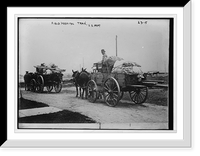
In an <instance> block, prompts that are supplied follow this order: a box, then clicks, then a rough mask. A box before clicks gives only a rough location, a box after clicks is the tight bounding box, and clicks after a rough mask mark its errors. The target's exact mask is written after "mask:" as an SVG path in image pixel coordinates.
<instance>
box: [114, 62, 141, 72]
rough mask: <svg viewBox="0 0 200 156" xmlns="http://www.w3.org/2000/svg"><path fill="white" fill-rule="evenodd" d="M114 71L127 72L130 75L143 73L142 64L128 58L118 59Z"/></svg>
mask: <svg viewBox="0 0 200 156" xmlns="http://www.w3.org/2000/svg"><path fill="white" fill-rule="evenodd" d="M112 73H126V74H128V75H133V74H143V72H142V70H141V66H140V65H138V64H137V63H136V62H130V61H126V60H120V61H116V62H115V64H114V66H113V69H112Z"/></svg>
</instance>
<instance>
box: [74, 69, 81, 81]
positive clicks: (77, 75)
mask: <svg viewBox="0 0 200 156" xmlns="http://www.w3.org/2000/svg"><path fill="white" fill-rule="evenodd" d="M72 73H73V74H72V78H73V81H74V82H76V81H77V79H78V77H79V75H80V73H79V71H78V70H77V71H74V70H72Z"/></svg>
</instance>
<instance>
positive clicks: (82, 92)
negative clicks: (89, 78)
mask: <svg viewBox="0 0 200 156" xmlns="http://www.w3.org/2000/svg"><path fill="white" fill-rule="evenodd" d="M82 89H83V92H82V99H83V98H84V92H85V88H82Z"/></svg>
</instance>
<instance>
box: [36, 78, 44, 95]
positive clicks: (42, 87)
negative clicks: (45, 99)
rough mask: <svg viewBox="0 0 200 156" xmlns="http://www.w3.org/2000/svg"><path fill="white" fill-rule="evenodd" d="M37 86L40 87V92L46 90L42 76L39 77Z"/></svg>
mask: <svg viewBox="0 0 200 156" xmlns="http://www.w3.org/2000/svg"><path fill="white" fill-rule="evenodd" d="M37 86H38V87H37V89H38V91H39V92H42V91H43V89H44V79H43V77H42V75H39V76H38V77H37Z"/></svg>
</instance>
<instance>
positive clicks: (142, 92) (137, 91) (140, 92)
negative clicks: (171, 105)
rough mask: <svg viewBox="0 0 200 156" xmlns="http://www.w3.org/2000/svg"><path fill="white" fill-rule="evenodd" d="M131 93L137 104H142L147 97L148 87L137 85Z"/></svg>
mask: <svg viewBox="0 0 200 156" xmlns="http://www.w3.org/2000/svg"><path fill="white" fill-rule="evenodd" d="M129 95H130V98H131V100H132V101H133V102H134V103H135V104H141V103H143V102H145V101H146V99H147V96H148V88H147V87H146V86H141V87H136V88H134V89H133V90H132V91H129Z"/></svg>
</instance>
